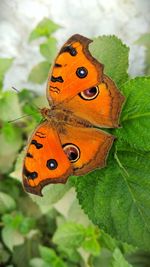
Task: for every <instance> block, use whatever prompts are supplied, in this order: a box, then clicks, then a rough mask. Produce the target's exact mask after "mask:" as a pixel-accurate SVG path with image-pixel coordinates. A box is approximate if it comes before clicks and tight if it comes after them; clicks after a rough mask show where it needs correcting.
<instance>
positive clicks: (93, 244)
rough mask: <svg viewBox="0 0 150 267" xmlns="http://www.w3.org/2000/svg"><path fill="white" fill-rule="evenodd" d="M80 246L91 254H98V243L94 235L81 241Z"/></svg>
mask: <svg viewBox="0 0 150 267" xmlns="http://www.w3.org/2000/svg"><path fill="white" fill-rule="evenodd" d="M82 247H83V248H84V250H85V251H87V252H89V253H90V254H92V255H93V256H96V255H99V253H100V245H99V243H98V241H97V240H96V238H94V237H91V238H86V239H85V240H84V242H83V243H82Z"/></svg>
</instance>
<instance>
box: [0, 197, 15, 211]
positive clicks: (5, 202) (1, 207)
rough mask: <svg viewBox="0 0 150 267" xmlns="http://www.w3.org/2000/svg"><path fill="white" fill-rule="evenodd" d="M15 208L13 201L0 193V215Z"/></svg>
mask: <svg viewBox="0 0 150 267" xmlns="http://www.w3.org/2000/svg"><path fill="white" fill-rule="evenodd" d="M15 207H16V203H15V201H14V199H13V198H12V197H11V196H9V195H8V194H5V193H3V192H0V214H4V213H6V212H9V211H11V210H13V209H15Z"/></svg>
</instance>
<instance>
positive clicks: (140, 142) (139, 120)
mask: <svg viewBox="0 0 150 267" xmlns="http://www.w3.org/2000/svg"><path fill="white" fill-rule="evenodd" d="M122 91H123V93H124V95H125V96H126V102H125V104H124V107H123V111H122V114H121V122H120V123H121V126H122V127H121V128H120V129H117V130H116V131H115V133H114V134H116V135H117V137H118V139H119V141H121V139H123V141H126V142H127V143H129V144H130V146H131V147H134V148H136V149H140V150H145V151H146V150H147V151H149V150H150V134H149V125H150V77H139V78H135V79H133V80H130V81H128V82H127V83H125V84H124V86H123V87H122Z"/></svg>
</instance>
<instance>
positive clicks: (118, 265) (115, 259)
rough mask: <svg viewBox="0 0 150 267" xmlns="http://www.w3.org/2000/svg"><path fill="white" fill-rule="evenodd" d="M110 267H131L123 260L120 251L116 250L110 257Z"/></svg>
mask: <svg viewBox="0 0 150 267" xmlns="http://www.w3.org/2000/svg"><path fill="white" fill-rule="evenodd" d="M110 267H132V265H131V264H129V263H128V262H127V261H126V260H125V258H124V257H123V255H122V254H121V251H120V250H119V249H118V248H116V249H115V250H114V253H113V255H112V260H111V264H110Z"/></svg>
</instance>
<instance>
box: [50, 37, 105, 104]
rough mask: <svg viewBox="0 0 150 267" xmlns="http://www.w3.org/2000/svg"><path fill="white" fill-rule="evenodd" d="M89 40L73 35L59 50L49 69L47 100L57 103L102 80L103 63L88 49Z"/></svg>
mask: <svg viewBox="0 0 150 267" xmlns="http://www.w3.org/2000/svg"><path fill="white" fill-rule="evenodd" d="M90 42H91V40H90V39H88V38H86V37H83V36H81V35H79V34H75V35H73V36H72V37H71V38H70V39H69V40H68V41H67V42H66V43H65V44H64V46H63V47H62V49H61V50H60V52H59V54H58V56H57V58H56V60H55V63H54V65H53V67H52V70H50V73H49V79H48V83H47V98H48V101H49V102H50V103H51V101H52V103H53V104H54V105H58V104H59V103H62V102H63V101H67V99H71V98H72V97H73V96H75V95H76V94H78V93H79V92H80V91H83V90H84V89H85V88H90V87H92V86H95V85H97V84H98V83H100V82H101V81H102V73H103V65H102V64H101V63H99V62H98V61H97V60H96V59H95V58H93V57H92V55H91V54H90V52H89V50H88V46H89V44H90Z"/></svg>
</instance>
